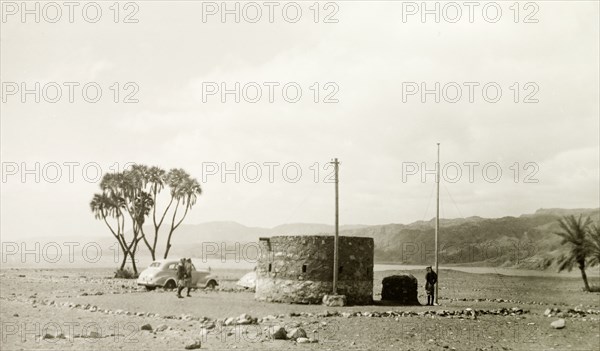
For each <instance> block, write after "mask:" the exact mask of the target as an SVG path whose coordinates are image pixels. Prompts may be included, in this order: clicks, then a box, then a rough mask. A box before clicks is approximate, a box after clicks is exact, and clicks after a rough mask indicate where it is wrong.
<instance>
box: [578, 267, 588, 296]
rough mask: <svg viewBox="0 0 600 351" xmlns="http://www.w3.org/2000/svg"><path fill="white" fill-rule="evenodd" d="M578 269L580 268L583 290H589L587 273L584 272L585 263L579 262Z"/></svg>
mask: <svg viewBox="0 0 600 351" xmlns="http://www.w3.org/2000/svg"><path fill="white" fill-rule="evenodd" d="M579 269H580V270H581V278H583V285H584V289H585V291H590V285H589V284H588V279H587V274H585V264H581V263H580V264H579Z"/></svg>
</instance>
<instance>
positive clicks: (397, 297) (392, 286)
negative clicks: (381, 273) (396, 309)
mask: <svg viewBox="0 0 600 351" xmlns="http://www.w3.org/2000/svg"><path fill="white" fill-rule="evenodd" d="M382 285H383V286H382V288H381V299H382V300H385V301H393V302H396V303H398V304H401V305H417V306H418V305H421V304H420V303H419V299H418V298H417V296H418V288H419V283H418V282H417V278H415V277H414V276H413V275H411V274H400V275H392V276H389V277H385V278H383V282H382Z"/></svg>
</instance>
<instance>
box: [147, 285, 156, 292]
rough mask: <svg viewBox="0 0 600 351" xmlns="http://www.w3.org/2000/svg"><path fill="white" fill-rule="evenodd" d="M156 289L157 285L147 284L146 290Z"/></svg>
mask: <svg viewBox="0 0 600 351" xmlns="http://www.w3.org/2000/svg"><path fill="white" fill-rule="evenodd" d="M154 289H156V287H155V286H148V285H146V290H148V291H152V290H154Z"/></svg>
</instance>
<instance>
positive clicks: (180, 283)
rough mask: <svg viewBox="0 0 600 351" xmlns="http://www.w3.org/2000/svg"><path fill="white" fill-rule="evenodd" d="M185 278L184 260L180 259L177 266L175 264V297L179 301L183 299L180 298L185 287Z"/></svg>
mask: <svg viewBox="0 0 600 351" xmlns="http://www.w3.org/2000/svg"><path fill="white" fill-rule="evenodd" d="M185 278H186V272H185V258H182V259H181V260H179V264H177V297H178V298H180V299H183V296H181V291H182V290H183V288H184V286H185Z"/></svg>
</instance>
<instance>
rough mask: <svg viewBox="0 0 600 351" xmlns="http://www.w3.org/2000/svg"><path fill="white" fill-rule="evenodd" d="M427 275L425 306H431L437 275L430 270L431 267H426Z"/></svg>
mask: <svg viewBox="0 0 600 351" xmlns="http://www.w3.org/2000/svg"><path fill="white" fill-rule="evenodd" d="M426 269H427V274H426V275H425V281H426V283H425V291H426V292H427V306H433V301H435V300H434V299H433V296H434V294H435V284H436V283H437V274H435V272H434V271H433V270H432V269H431V266H429V267H427V268H426Z"/></svg>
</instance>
